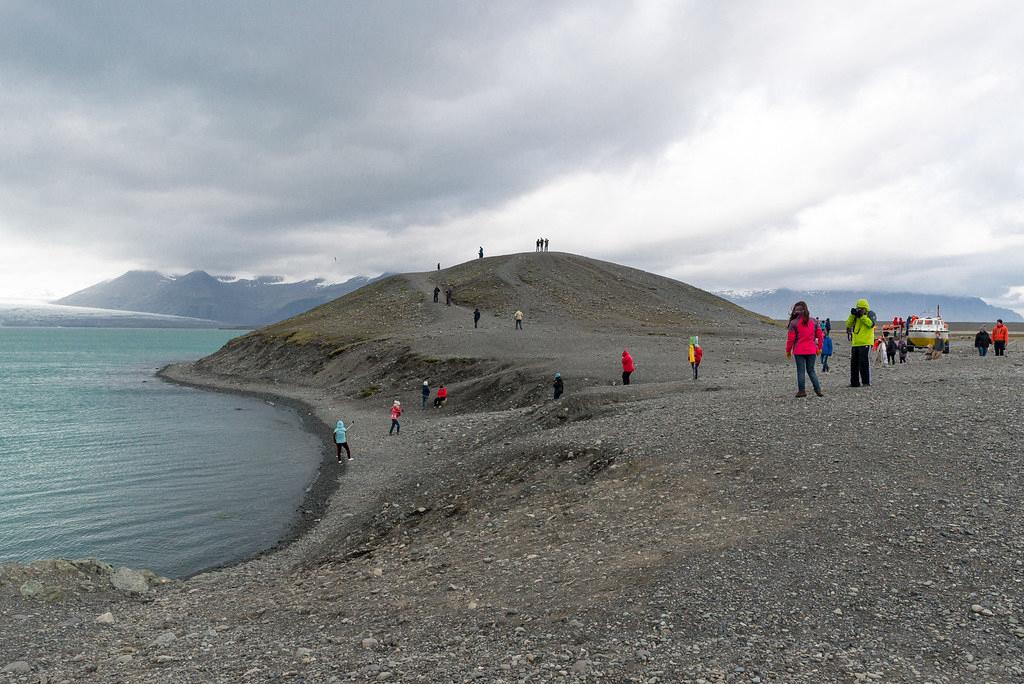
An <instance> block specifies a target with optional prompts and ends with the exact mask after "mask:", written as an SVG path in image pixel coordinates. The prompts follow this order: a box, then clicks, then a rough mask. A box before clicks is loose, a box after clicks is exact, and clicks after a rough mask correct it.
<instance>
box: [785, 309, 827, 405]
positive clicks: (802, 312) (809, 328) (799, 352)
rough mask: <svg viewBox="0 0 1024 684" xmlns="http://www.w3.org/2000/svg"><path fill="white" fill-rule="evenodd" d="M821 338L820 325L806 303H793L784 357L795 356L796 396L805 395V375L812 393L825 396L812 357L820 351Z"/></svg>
mask: <svg viewBox="0 0 1024 684" xmlns="http://www.w3.org/2000/svg"><path fill="white" fill-rule="evenodd" d="M823 338H824V336H823V335H822V334H821V327H819V326H818V322H817V321H815V320H814V319H812V318H811V312H810V311H809V310H808V309H807V303H806V302H802V301H800V302H797V303H796V304H794V305H793V310H792V311H791V312H790V314H789V326H787V331H786V358H787V359H790V358H793V357H794V356H795V357H796V390H797V391H796V396H797V397H806V396H807V391H806V379H805V378H804V376H805V375H806V376H808V377H810V379H811V385H813V386H814V393H815V394H817V395H818V396H819V397H823V396H825V395H824V394H822V393H821V383H820V382H818V374H817V373H815V372H814V359H815V357H816V356H817V355H818V354H820V353H821V345H822V340H823Z"/></svg>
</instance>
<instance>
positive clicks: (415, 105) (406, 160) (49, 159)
mask: <svg viewBox="0 0 1024 684" xmlns="http://www.w3.org/2000/svg"><path fill="white" fill-rule="evenodd" d="M629 15H630V12H629V11H626V10H625V9H624V10H619V9H617V5H616V4H609V5H606V6H604V7H601V6H600V5H592V4H590V3H581V4H580V5H578V6H574V5H571V4H552V3H546V2H536V3H507V4H501V5H498V4H495V3H387V2H382V3H359V4H344V5H341V4H337V3H322V4H302V5H301V6H297V5H293V4H284V3H276V4H275V3H251V2H240V3H216V4H204V3H186V4H182V3H123V4H112V3H70V4H66V5H59V6H40V5H37V4H35V3H24V4H18V3H15V4H10V3H8V4H6V5H4V9H2V10H0V65H2V67H0V68H2V73H3V74H4V81H5V84H4V85H5V87H6V88H7V89H8V90H12V91H13V92H14V93H15V97H16V99H17V100H19V101H20V102H21V103H22V104H23V105H24V109H21V110H20V111H17V110H16V111H8V112H6V113H5V115H4V119H5V123H6V124H8V125H10V124H12V123H13V125H14V126H15V128H21V129H23V130H25V131H26V132H27V133H28V135H29V136H30V137H31V138H32V143H31V144H28V145H25V144H21V145H15V148H14V150H13V152H14V154H13V155H11V157H13V160H14V161H15V162H16V163H12V164H3V165H2V166H0V181H3V182H4V183H6V184H9V185H14V186H17V187H20V188H22V189H25V192H26V193H29V194H31V192H32V189H36V188H39V186H40V185H42V186H43V187H42V188H41V189H39V190H38V191H39V194H40V195H41V196H45V197H48V198H51V199H53V200H56V203H57V204H58V205H60V204H63V205H65V207H64V208H67V209H71V208H75V209H79V208H83V207H84V208H85V209H86V210H87V211H88V212H89V213H90V214H92V215H98V216H103V218H104V221H102V223H104V225H105V226H106V227H105V228H101V227H100V226H93V229H94V230H113V231H114V234H113V237H115V238H116V239H117V240H119V241H124V240H128V241H130V239H131V236H132V235H133V234H136V233H138V232H139V230H140V229H139V228H138V227H137V224H136V222H137V221H141V222H144V223H148V224H151V225H153V227H154V229H156V228H157V224H161V225H163V226H164V228H165V229H167V230H171V231H173V230H176V229H180V228H181V225H175V224H176V223H177V222H176V221H174V220H172V221H171V223H169V224H168V222H167V221H168V217H167V216H166V210H165V208H164V207H162V206H161V200H162V201H166V202H168V203H172V204H177V205H178V206H179V208H180V211H181V214H182V216H180V217H179V219H180V220H181V221H182V222H187V223H190V224H194V223H196V222H198V223H199V224H201V225H202V226H203V227H205V228H207V229H208V230H210V231H211V233H212V235H211V237H212V238H213V239H216V235H219V234H220V231H222V230H224V229H225V228H244V230H245V232H246V234H248V235H251V236H256V235H258V234H259V233H260V232H261V231H264V230H269V231H278V230H288V229H291V228H293V227H296V226H303V225H307V224H313V223H323V222H335V223H339V224H344V223H353V222H355V223H363V222H366V223H372V224H374V225H378V226H384V227H392V228H397V227H401V226H403V225H405V224H407V223H410V222H415V223H427V222H431V221H435V220H437V219H438V218H440V217H443V216H446V215H451V214H457V213H461V212H465V211H470V210H473V209H476V208H479V207H481V206H488V205H493V204H495V203H499V202H501V201H503V200H505V199H507V198H508V197H513V196H515V195H517V194H519V193H522V192H524V191H527V190H529V189H531V188H533V187H536V186H538V185H539V184H541V183H543V182H544V181H545V180H546V179H549V178H551V177H553V176H556V175H558V174H560V173H564V172H566V171H568V170H572V169H577V168H580V167H591V166H598V167H599V166H602V165H607V164H616V163H621V162H623V161H628V160H630V159H633V158H635V157H637V156H638V155H643V154H645V153H649V152H650V151H652V150H656V149H657V148H658V147H659V146H660V145H662V144H663V143H664V141H665V140H666V139H667V138H669V137H671V136H672V135H673V134H675V133H677V132H678V131H679V130H680V129H681V128H683V127H685V126H686V124H687V111H686V107H685V105H684V104H683V95H684V94H685V93H684V92H681V89H680V88H679V87H678V84H679V80H678V79H679V72H680V70H682V71H685V70H686V62H685V60H683V59H679V60H670V61H669V62H666V63H664V64H662V65H660V66H659V65H658V64H657V63H655V64H650V63H649V59H650V56H649V55H646V54H643V52H642V51H641V52H640V53H638V54H629V51H628V50H626V51H623V52H622V53H620V54H609V53H603V52H602V51H601V46H602V44H606V45H607V46H608V47H609V48H610V49H615V48H616V43H617V39H616V34H617V33H619V34H621V33H622V32H623V31H624V30H628V26H624V25H626V24H628V21H629ZM687 21H693V22H698V21H701V19H700V17H699V16H694V17H692V18H689V19H687ZM580 25H586V26H587V27H588V29H593V30H592V31H590V30H588V31H586V32H574V31H573V30H572V29H574V28H575V27H579V26H580ZM694 47H696V45H695V43H693V42H691V43H690V44H689V45H687V44H685V43H681V44H680V45H678V47H671V46H670V50H669V52H668V54H672V53H676V54H678V56H680V57H682V56H683V55H684V54H685V53H686V52H687V50H692V49H694ZM638 62H639V63H641V64H642V66H643V69H642V70H637V69H635V68H634V67H636V66H637V65H638ZM12 120H13V121H12ZM40 122H44V123H45V124H46V128H48V129H49V130H41V127H40V126H39V125H38V123H40ZM5 147H6V145H5ZM9 158H10V157H9ZM151 193H152V194H155V195H156V197H155V198H151V197H149V195H150V194H151ZM40 199H41V198H40ZM154 200H155V201H154ZM28 203H29V204H30V205H31V204H33V203H32V201H31V199H29V200H28ZM40 204H42V202H41V201H40ZM46 204H47V205H48V209H46V210H42V211H41V212H40V213H41V215H37V216H30V217H26V218H27V220H24V221H21V222H18V223H21V225H22V226H23V227H25V228H26V229H31V224H33V223H35V222H36V221H38V220H43V219H47V218H48V219H49V220H47V224H48V226H49V227H50V229H51V230H55V231H61V230H63V231H65V232H66V233H68V234H74V233H75V232H77V231H78V230H80V225H79V224H77V223H69V222H67V221H66V220H62V219H61V218H60V217H59V213H60V208H59V207H58V209H57V214H58V216H57V217H55V216H54V211H53V208H52V205H49V203H46ZM147 207H149V208H150V209H152V210H153V211H154V212H155V216H153V215H147ZM37 209H39V207H38V206H37ZM55 218H56V220H55ZM152 219H155V220H152ZM122 222H123V223H126V224H128V225H125V226H122V227H121V228H118V227H116V226H115V225H114V224H118V223H122ZM143 232H146V233H147V235H146V239H147V240H148V239H150V237H151V236H150V235H149V234H148V231H143ZM204 248H205V249H208V248H209V245H206V246H205V247H204Z"/></svg>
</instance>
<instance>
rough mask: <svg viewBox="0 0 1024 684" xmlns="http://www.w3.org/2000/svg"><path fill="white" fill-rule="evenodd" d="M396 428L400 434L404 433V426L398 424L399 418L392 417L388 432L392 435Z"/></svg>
mask: <svg viewBox="0 0 1024 684" xmlns="http://www.w3.org/2000/svg"><path fill="white" fill-rule="evenodd" d="M395 430H397V431H398V434H402V426H401V425H399V424H398V421H397V420H395V419H394V418H392V419H391V429H390V430H388V434H389V435H390V434H391V433H392V432H394V431H395Z"/></svg>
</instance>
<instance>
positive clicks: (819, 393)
mask: <svg viewBox="0 0 1024 684" xmlns="http://www.w3.org/2000/svg"><path fill="white" fill-rule="evenodd" d="M814 393H815V394H817V395H818V396H819V397H823V396H825V395H824V394H822V393H821V390H820V389H816V390H814Z"/></svg>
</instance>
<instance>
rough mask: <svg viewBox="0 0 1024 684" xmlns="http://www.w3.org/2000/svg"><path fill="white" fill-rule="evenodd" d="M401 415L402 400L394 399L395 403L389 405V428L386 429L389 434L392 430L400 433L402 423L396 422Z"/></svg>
mask: <svg viewBox="0 0 1024 684" xmlns="http://www.w3.org/2000/svg"><path fill="white" fill-rule="evenodd" d="M401 417H402V402H400V401H398V400H397V399H395V403H394V404H392V405H391V429H390V430H388V434H389V435H390V434H391V433H393V432H397V433H398V434H402V425H401V423H399V422H398V419H399V418H401Z"/></svg>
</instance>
